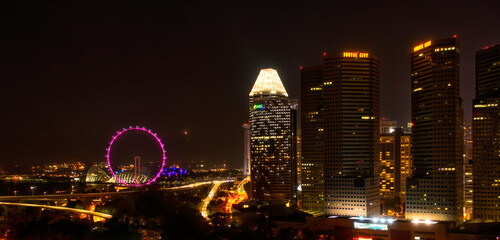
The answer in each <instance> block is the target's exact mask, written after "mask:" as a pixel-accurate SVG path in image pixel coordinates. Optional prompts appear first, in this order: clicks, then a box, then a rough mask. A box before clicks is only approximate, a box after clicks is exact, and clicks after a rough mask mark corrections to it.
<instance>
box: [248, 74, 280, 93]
mask: <svg viewBox="0 0 500 240" xmlns="http://www.w3.org/2000/svg"><path fill="white" fill-rule="evenodd" d="M255 94H262V95H271V94H276V95H283V96H286V97H288V93H287V92H286V89H285V86H283V83H282V82H281V79H280V76H279V75H278V71H276V69H272V68H266V69H261V70H260V73H259V76H258V77H257V80H256V81H255V84H254V85H253V88H252V91H250V96H253V95H255Z"/></svg>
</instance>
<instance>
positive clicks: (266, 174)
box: [249, 68, 296, 202]
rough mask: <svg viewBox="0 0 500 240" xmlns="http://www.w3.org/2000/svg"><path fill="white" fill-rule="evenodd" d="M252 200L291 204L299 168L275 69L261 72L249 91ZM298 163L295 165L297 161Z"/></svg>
mask: <svg viewBox="0 0 500 240" xmlns="http://www.w3.org/2000/svg"><path fill="white" fill-rule="evenodd" d="M249 95H250V101H249V112H250V136H251V143H250V152H251V163H250V165H251V171H250V176H251V182H252V198H254V199H257V200H263V201H271V202H273V201H278V202H288V201H291V200H292V198H293V196H294V191H295V189H294V187H295V184H294V176H292V174H293V173H296V171H295V170H294V169H296V165H294V161H293V159H294V158H295V157H294V156H295V154H296V153H294V152H293V150H294V149H295V148H294V147H293V146H292V145H293V144H294V133H293V129H294V127H293V126H292V119H291V117H292V113H291V108H290V100H289V98H288V93H287V92H286V90H285V87H284V86H283V83H282V82H281V79H280V77H279V75H278V72H277V71H276V70H275V69H270V68H269V69H262V70H261V71H260V73H259V76H258V77H257V80H256V81H255V84H254V86H253V88H252V90H251V92H250V94H249ZM295 164H296V162H295Z"/></svg>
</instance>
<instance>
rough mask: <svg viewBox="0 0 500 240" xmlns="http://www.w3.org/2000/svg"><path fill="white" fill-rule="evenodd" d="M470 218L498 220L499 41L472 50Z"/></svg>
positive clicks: (499, 172)
mask: <svg viewBox="0 0 500 240" xmlns="http://www.w3.org/2000/svg"><path fill="white" fill-rule="evenodd" d="M472 133H473V134H472V135H473V141H472V142H473V161H474V162H473V163H474V164H473V175H472V176H473V188H474V190H473V192H474V194H473V199H474V200H473V217H474V218H483V219H494V220H496V221H498V220H500V197H499V196H500V44H497V45H495V46H489V47H486V48H484V49H482V50H480V51H478V52H477V53H476V99H475V100H474V109H473V124H472Z"/></svg>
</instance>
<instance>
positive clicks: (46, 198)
mask: <svg viewBox="0 0 500 240" xmlns="http://www.w3.org/2000/svg"><path fill="white" fill-rule="evenodd" d="M226 181H227V182H234V179H230V180H224V181H222V182H226ZM215 182H218V181H206V182H198V183H192V184H188V185H183V186H178V187H168V188H161V189H159V190H162V191H168V190H177V189H184V188H194V187H199V186H202V185H207V184H212V183H215ZM138 192H140V191H121V192H102V193H76V194H50V195H24V196H0V201H20V200H25V201H28V200H32V201H50V200H57V199H64V198H79V197H101V196H114V195H122V194H129V193H138Z"/></svg>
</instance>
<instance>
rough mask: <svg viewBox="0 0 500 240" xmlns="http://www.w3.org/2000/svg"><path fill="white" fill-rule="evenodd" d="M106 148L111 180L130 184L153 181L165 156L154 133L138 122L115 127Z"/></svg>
mask: <svg viewBox="0 0 500 240" xmlns="http://www.w3.org/2000/svg"><path fill="white" fill-rule="evenodd" d="M106 152H107V153H106V161H107V164H108V168H109V171H110V172H111V174H112V175H113V178H114V180H115V181H114V182H116V183H120V184H123V185H126V186H134V187H141V186H144V185H149V184H151V183H153V182H154V181H156V179H157V178H158V177H159V176H160V175H161V173H162V171H163V168H164V167H165V161H166V159H167V158H166V155H165V148H164V144H163V143H162V141H161V139H160V138H159V137H158V136H157V134H156V133H154V132H152V131H151V130H150V129H146V128H145V127H138V126H136V127H132V126H131V127H129V128H124V129H123V130H120V131H118V132H117V133H116V135H114V136H113V137H112V140H111V142H110V143H109V146H108V148H107V149H106ZM141 162H142V163H141Z"/></svg>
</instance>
